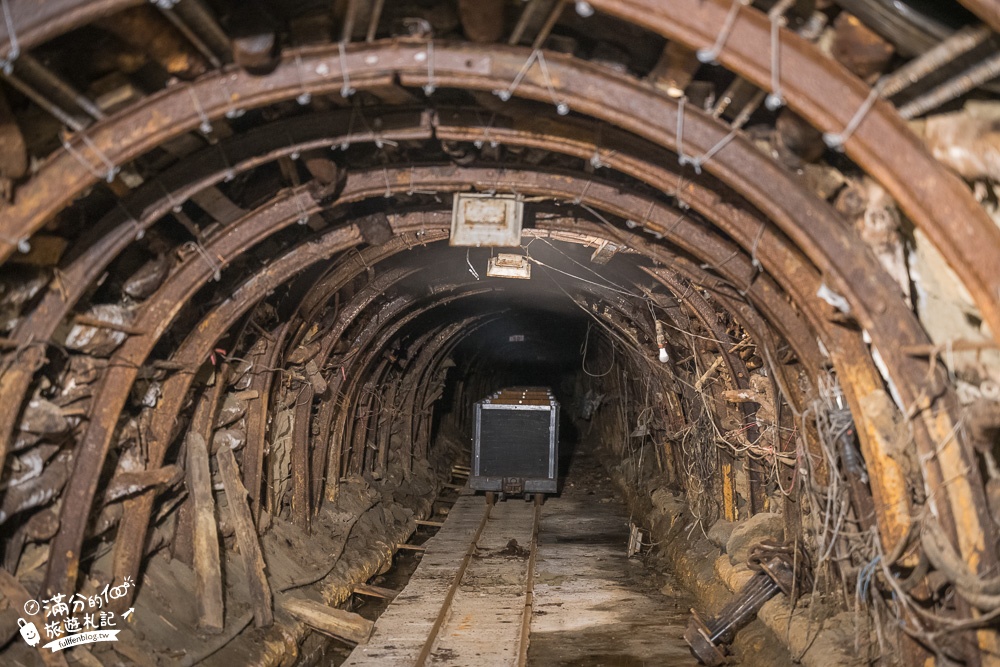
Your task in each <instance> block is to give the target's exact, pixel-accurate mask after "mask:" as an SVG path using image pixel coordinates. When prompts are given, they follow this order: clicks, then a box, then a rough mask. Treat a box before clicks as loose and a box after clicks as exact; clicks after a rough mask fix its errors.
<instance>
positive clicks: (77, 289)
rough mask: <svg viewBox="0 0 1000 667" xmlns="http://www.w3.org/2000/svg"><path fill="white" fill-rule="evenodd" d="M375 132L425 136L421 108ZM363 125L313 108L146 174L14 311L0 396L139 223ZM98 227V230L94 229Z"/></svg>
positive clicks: (20, 391) (23, 374)
mask: <svg viewBox="0 0 1000 667" xmlns="http://www.w3.org/2000/svg"><path fill="white" fill-rule="evenodd" d="M382 124H383V128H382V130H381V131H380V136H386V137H389V138H392V139H394V140H399V141H402V140H405V139H425V138H428V137H430V136H431V132H432V130H431V128H430V124H429V122H427V120H426V119H425V118H424V114H422V113H419V112H418V113H412V112H410V113H407V112H402V113H397V114H387V115H386V116H385V117H384V119H383V122H382ZM374 140H375V135H374V134H373V133H372V132H371V131H370V130H364V129H363V128H362V129H359V130H357V131H352V128H351V114H350V112H334V113H331V114H318V115H314V116H310V117H307V118H305V119H296V120H295V121H292V122H279V123H274V124H271V125H268V126H266V127H263V128H259V129H258V130H253V131H250V132H248V133H246V134H244V135H239V136H237V137H235V138H233V139H229V140H226V141H225V142H223V143H221V144H218V145H216V146H214V147H208V148H205V149H204V150H202V151H200V152H198V153H196V154H194V155H192V156H189V158H187V159H186V160H184V161H182V162H181V163H179V164H177V165H174V166H172V167H170V168H168V169H167V170H165V171H164V172H163V173H162V174H160V175H159V176H158V177H157V178H156V179H154V180H153V181H151V182H149V183H146V184H144V185H143V186H142V187H140V188H138V189H137V190H136V191H134V192H133V193H131V194H130V196H129V197H128V198H127V199H126V200H124V201H123V202H122V205H121V206H119V207H116V208H115V209H113V210H111V211H110V212H109V213H108V214H107V215H105V216H104V218H102V219H101V220H100V221H99V222H98V223H97V225H95V231H94V232H93V233H92V234H91V236H93V237H96V238H92V239H91V242H90V243H89V244H88V245H87V246H86V248H85V249H83V250H80V251H78V252H77V256H76V257H74V258H73V260H72V261H71V262H70V263H69V264H68V265H65V266H63V267H62V269H61V271H60V273H61V277H60V280H59V281H58V283H53V284H51V285H50V286H49V288H48V289H47V290H46V292H45V294H44V295H43V296H42V298H41V300H40V302H39V304H38V305H37V306H36V307H35V308H34V309H33V310H32V311H31V312H30V313H27V314H26V315H25V316H24V317H22V318H21V319H20V320H19V322H18V325H17V327H16V328H15V330H14V332H13V333H12V335H11V337H12V339H13V340H15V341H18V342H19V343H21V344H22V345H24V346H25V349H24V350H23V351H22V352H21V353H20V354H19V355H17V358H16V359H15V360H14V361H13V363H11V365H10V367H9V368H8V370H7V372H6V373H5V374H4V378H3V381H2V382H0V402H2V403H3V404H5V405H17V406H20V405H21V404H22V403H23V400H24V394H25V392H26V391H27V388H28V384H29V383H30V381H31V378H32V375H33V372H34V371H33V369H35V368H37V367H38V366H39V365H40V364H41V363H42V362H43V360H44V358H45V347H44V345H43V344H42V343H41V341H45V340H48V338H49V337H50V336H51V335H52V333H53V332H54V331H55V330H56V328H57V327H58V325H59V323H60V322H61V321H62V319H63V318H64V317H65V316H66V313H67V312H69V311H70V309H72V308H73V307H74V306H75V305H76V302H77V301H78V300H79V299H80V298H81V296H82V295H83V294H84V293H85V292H86V290H87V289H88V288H89V286H90V284H91V283H92V282H94V281H95V280H96V279H97V278H98V276H100V275H101V273H103V272H104V270H105V269H106V267H107V266H108V265H109V264H110V263H111V261H112V260H113V259H114V258H115V257H117V256H118V255H119V254H120V253H121V252H122V251H123V250H124V249H125V248H126V247H127V246H128V245H129V243H130V242H131V240H132V238H133V236H134V235H135V234H136V232H137V230H139V229H146V228H148V227H149V226H151V225H153V224H154V223H155V222H157V221H158V220H159V219H161V218H162V217H163V216H164V215H166V214H167V213H169V212H170V210H171V208H172V207H174V206H176V204H177V202H183V201H186V200H187V199H188V198H190V197H191V196H192V195H194V194H195V193H197V192H199V191H200V190H202V189H204V188H206V187H209V186H212V185H216V184H218V183H220V182H222V181H224V180H225V179H226V178H228V177H230V176H231V175H233V174H239V173H242V172H244V171H246V170H249V169H252V168H254V167H257V166H260V165H261V164H264V163H266V162H269V161H271V160H275V159H278V158H279V157H284V156H287V155H290V154H292V153H294V152H296V151H298V152H301V151H304V150H308V149H310V148H318V147H322V146H327V145H330V144H331V143H333V142H335V143H336V144H338V145H339V144H340V143H341V142H344V141H346V142H362V141H374ZM102 231H103V232H104V233H103V235H101V232H102ZM18 416H19V410H7V411H4V412H3V413H2V414H0V464H2V462H3V460H4V459H5V457H6V451H7V450H6V448H7V443H8V442H9V439H10V436H11V434H12V433H13V429H14V426H15V424H16V422H17V418H18Z"/></svg>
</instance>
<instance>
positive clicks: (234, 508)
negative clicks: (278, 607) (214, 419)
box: [215, 447, 274, 628]
mask: <svg viewBox="0 0 1000 667" xmlns="http://www.w3.org/2000/svg"><path fill="white" fill-rule="evenodd" d="M215 457H216V460H217V461H218V463H219V474H220V475H221V476H222V486H223V488H224V489H225V491H226V500H228V501H229V516H230V517H231V518H232V521H233V526H234V527H235V528H236V543H237V544H238V545H239V547H240V554H241V555H242V556H243V564H244V565H245V566H246V569H247V580H248V581H249V582H250V598H251V600H252V601H253V609H254V624H255V625H256V626H257V627H258V628H262V627H266V626H269V625H271V624H272V623H273V622H274V613H273V611H272V609H271V603H272V598H271V586H270V585H269V584H268V582H267V574H266V573H265V571H264V569H265V565H264V556H263V554H262V553H261V551H260V542H259V541H258V539H257V529H256V527H254V523H253V517H251V516H250V506H249V505H248V504H247V495H248V494H247V490H246V488H245V487H244V486H243V482H241V481H240V471H239V467H238V466H237V464H236V457H235V456H233V450H232V449H230V448H229V447H220V448H219V451H218V453H217V454H216V455H215Z"/></svg>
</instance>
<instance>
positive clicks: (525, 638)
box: [517, 493, 542, 667]
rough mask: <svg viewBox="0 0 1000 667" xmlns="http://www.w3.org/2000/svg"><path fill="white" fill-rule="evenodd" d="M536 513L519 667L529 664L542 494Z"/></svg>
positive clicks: (539, 496) (518, 651)
mask: <svg viewBox="0 0 1000 667" xmlns="http://www.w3.org/2000/svg"><path fill="white" fill-rule="evenodd" d="M534 500H535V514H534V520H533V521H532V523H531V544H530V546H529V547H528V572H527V576H526V577H525V580H524V589H525V590H524V615H523V616H522V617H521V639H520V642H519V645H518V650H517V664H518V667H526V665H527V664H528V644H529V643H530V642H531V614H532V613H533V612H534V606H535V560H536V559H537V557H538V529H539V527H540V526H541V523H542V495H541V494H538V493H536V494H535V498H534Z"/></svg>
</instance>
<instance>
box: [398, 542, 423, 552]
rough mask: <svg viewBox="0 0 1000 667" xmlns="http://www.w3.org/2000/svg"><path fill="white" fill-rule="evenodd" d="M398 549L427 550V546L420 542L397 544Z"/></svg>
mask: <svg viewBox="0 0 1000 667" xmlns="http://www.w3.org/2000/svg"><path fill="white" fill-rule="evenodd" d="M396 549H397V550H398V551H427V547H424V546H420V545H419V544H397V545H396Z"/></svg>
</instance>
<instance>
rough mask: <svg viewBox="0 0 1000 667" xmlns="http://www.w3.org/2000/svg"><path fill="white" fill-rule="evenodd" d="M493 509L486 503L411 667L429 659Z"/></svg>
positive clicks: (415, 666) (419, 665)
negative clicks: (425, 638) (439, 609)
mask: <svg viewBox="0 0 1000 667" xmlns="http://www.w3.org/2000/svg"><path fill="white" fill-rule="evenodd" d="M492 509H493V505H491V504H490V503H486V509H485V511H483V518H482V519H481V520H480V521H479V526H478V527H477V528H476V532H475V533H473V534H472V541H471V542H470V543H469V548H468V549H466V550H465V555H464V556H463V557H462V562H461V563H460V564H459V566H458V570H456V571H455V577H454V578H453V579H452V581H451V585H450V586H448V592H447V593H445V596H444V600H443V601H442V602H441V611H439V612H438V615H437V616H436V617H435V619H434V623H433V624H432V625H431V629H430V631H429V632H428V633H427V640H426V641H425V642H424V645H423V646H422V647H421V649H420V653H418V654H417V659H416V660H414V662H413V667H423V666H424V665H426V664H427V659H428V658H430V655H431V650H432V649H433V648H434V642H435V641H437V636H438V634H440V632H441V628H442V626H444V622H445V619H446V618H447V617H448V611H449V610H450V609H451V603H452V601H453V600H454V599H455V594H456V593H457V592H458V587H459V586H460V585H461V584H462V579H463V578H464V577H465V571H466V570H467V569H468V568H469V562H470V561H472V557H473V556H474V555H475V554H476V548H477V544H478V543H479V538H480V537H482V534H483V529H484V528H486V522H487V521H489V520H490V511H491V510H492Z"/></svg>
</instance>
